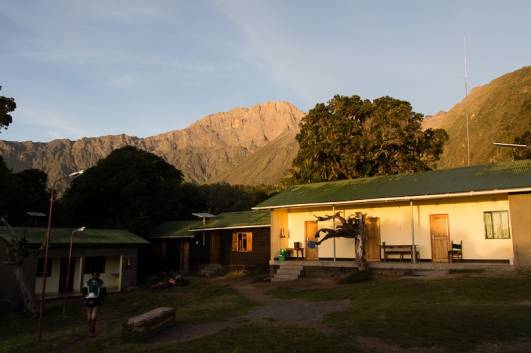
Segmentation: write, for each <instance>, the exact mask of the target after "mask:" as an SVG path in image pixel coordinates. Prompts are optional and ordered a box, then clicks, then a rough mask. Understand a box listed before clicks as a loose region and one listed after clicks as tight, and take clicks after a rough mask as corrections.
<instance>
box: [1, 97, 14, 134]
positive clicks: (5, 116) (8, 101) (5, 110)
mask: <svg viewBox="0 0 531 353" xmlns="http://www.w3.org/2000/svg"><path fill="white" fill-rule="evenodd" d="M16 108H17V104H16V103H15V99H14V98H8V97H4V96H0V131H2V129H7V127H8V126H9V124H11V123H12V122H13V117H12V116H11V114H10V113H11V112H13V111H14V110H15V109H16Z"/></svg>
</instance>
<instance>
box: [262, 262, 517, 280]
mask: <svg viewBox="0 0 531 353" xmlns="http://www.w3.org/2000/svg"><path fill="white" fill-rule="evenodd" d="M269 266H270V273H271V275H275V274H277V273H278V272H287V273H289V274H290V276H285V277H286V278H285V279H297V278H298V277H300V276H308V277H322V276H330V275H340V274H342V273H348V272H351V271H352V270H355V269H357V268H358V265H357V263H356V261H353V260H336V261H334V260H328V259H323V260H302V259H300V260H295V259H293V260H285V261H279V260H277V259H273V260H270V261H269ZM368 266H369V268H370V269H372V270H376V271H419V272H423V271H426V272H429V271H434V272H441V271H442V272H448V271H450V270H457V271H465V272H466V271H478V272H511V271H514V270H515V267H514V266H513V265H511V264H510V263H509V262H505V261H476V262H473V261H463V262H450V263H448V262H431V261H420V262H416V263H413V262H398V261H397V262H393V261H385V262H381V261H369V262H368ZM281 269H283V270H282V271H279V270H281Z"/></svg>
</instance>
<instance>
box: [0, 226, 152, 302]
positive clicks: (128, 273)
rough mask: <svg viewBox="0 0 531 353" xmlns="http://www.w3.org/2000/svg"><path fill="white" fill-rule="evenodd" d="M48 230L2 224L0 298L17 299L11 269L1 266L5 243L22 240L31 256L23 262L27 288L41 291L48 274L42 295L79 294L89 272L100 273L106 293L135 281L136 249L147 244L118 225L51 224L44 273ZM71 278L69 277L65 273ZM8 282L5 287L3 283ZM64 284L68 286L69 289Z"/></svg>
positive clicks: (14, 280) (17, 295)
mask: <svg viewBox="0 0 531 353" xmlns="http://www.w3.org/2000/svg"><path fill="white" fill-rule="evenodd" d="M71 237H72V240H73V242H72V244H73V246H72V261H71V268H70V271H68V269H67V267H68V249H69V243H70V239H71ZM45 238H46V228H22V227H13V228H11V229H8V228H7V227H0V277H1V278H2V279H4V286H2V289H0V301H4V302H6V303H8V304H12V305H17V304H18V301H19V300H20V293H19V290H18V285H17V282H16V279H15V277H14V272H13V268H12V267H11V266H9V265H6V264H5V260H6V246H7V244H8V242H11V241H16V240H19V239H25V241H26V242H27V247H28V249H30V256H29V257H28V258H27V259H26V260H25V262H24V273H25V276H26V281H27V283H28V286H29V287H30V288H32V289H33V290H34V291H35V293H36V294H37V295H40V293H41V288H42V279H43V276H44V272H46V276H47V277H48V278H47V281H46V295H47V296H48V297H57V296H61V295H65V294H68V295H70V294H79V293H80V292H81V288H82V287H83V286H84V284H85V283H86V281H87V280H88V279H89V278H90V276H91V273H92V272H98V273H99V274H100V278H101V279H102V280H103V281H104V282H105V285H106V287H107V288H108V290H109V291H121V290H125V289H127V288H130V287H134V286H135V285H136V276H137V262H138V261H137V260H138V248H139V247H141V246H146V245H149V242H148V241H146V240H144V239H143V238H141V237H139V236H137V235H135V234H133V233H131V232H128V231H126V230H122V229H91V228H86V229H85V230H83V231H81V232H74V229H72V228H52V230H51V235H50V242H49V252H48V265H47V269H46V271H44V261H43V258H42V256H43V252H42V251H41V250H40V248H41V247H42V244H43V243H44V240H45ZM68 272H69V273H70V276H69V277H70V278H69V279H68V280H67V278H66V276H67V273H68ZM6 282H7V285H6ZM67 284H68V287H67Z"/></svg>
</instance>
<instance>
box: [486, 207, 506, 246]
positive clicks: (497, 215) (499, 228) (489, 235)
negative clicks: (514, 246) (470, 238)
mask: <svg viewBox="0 0 531 353" xmlns="http://www.w3.org/2000/svg"><path fill="white" fill-rule="evenodd" d="M483 219H484V220H485V238H486V239H509V238H511V234H510V231H509V213H508V212H507V211H492V212H484V213H483Z"/></svg>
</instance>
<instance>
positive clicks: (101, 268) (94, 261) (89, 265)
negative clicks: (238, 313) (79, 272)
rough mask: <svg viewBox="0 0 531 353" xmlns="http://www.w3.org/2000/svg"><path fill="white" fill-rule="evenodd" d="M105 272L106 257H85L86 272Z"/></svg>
mask: <svg viewBox="0 0 531 353" xmlns="http://www.w3.org/2000/svg"><path fill="white" fill-rule="evenodd" d="M94 272H97V273H104V272H105V257H104V256H94V257H85V271H84V273H94Z"/></svg>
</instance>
